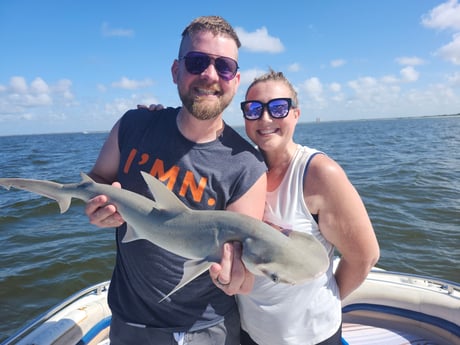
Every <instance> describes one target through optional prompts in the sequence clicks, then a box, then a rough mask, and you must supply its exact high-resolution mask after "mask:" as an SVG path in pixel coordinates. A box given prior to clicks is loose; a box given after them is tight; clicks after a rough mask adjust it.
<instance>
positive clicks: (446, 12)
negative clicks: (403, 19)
mask: <svg viewBox="0 0 460 345" xmlns="http://www.w3.org/2000/svg"><path fill="white" fill-rule="evenodd" d="M422 24H423V25H425V26H426V27H429V28H433V29H441V30H444V29H453V30H460V6H459V4H458V3H457V0H449V1H446V2H445V3H442V4H441V5H439V6H436V7H435V8H433V9H432V10H431V11H430V12H429V13H428V14H425V15H423V16H422Z"/></svg>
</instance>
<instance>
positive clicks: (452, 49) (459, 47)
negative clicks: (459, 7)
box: [436, 19, 460, 65]
mask: <svg viewBox="0 0 460 345" xmlns="http://www.w3.org/2000/svg"><path fill="white" fill-rule="evenodd" d="M459 20H460V19H459ZM436 54H437V55H439V56H441V57H442V58H443V59H444V60H447V61H450V62H451V63H453V64H454V65H460V33H457V34H455V35H454V37H453V40H452V42H450V43H448V44H446V45H445V46H443V47H441V48H439V50H438V51H437V53H436Z"/></svg>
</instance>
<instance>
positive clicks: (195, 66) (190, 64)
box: [184, 52, 238, 81]
mask: <svg viewBox="0 0 460 345" xmlns="http://www.w3.org/2000/svg"><path fill="white" fill-rule="evenodd" d="M184 60H185V68H186V69H187V71H188V72H189V73H191V74H201V73H203V72H204V71H205V70H206V68H208V67H209V65H210V64H211V62H212V59H211V57H210V56H209V55H207V54H205V53H200V52H189V53H187V55H185V56H184ZM214 67H215V68H216V71H217V74H219V76H220V77H221V78H222V79H224V80H226V81H229V80H232V79H233V78H234V77H235V75H236V72H237V70H238V63H237V62H236V61H235V60H233V59H230V58H228V57H218V58H216V59H215V60H214Z"/></svg>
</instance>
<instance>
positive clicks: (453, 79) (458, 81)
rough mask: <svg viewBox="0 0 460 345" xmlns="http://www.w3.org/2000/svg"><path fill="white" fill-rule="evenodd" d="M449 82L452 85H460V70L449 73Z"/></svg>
mask: <svg viewBox="0 0 460 345" xmlns="http://www.w3.org/2000/svg"><path fill="white" fill-rule="evenodd" d="M447 82H448V83H449V84H450V85H452V86H460V72H454V73H452V74H451V75H448V76H447Z"/></svg>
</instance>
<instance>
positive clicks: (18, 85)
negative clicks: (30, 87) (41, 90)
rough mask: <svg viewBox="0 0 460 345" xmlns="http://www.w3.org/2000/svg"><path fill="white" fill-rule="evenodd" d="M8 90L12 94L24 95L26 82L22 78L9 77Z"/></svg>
mask: <svg viewBox="0 0 460 345" xmlns="http://www.w3.org/2000/svg"><path fill="white" fill-rule="evenodd" d="M10 88H11V91H12V92H13V93H21V94H23V93H26V92H27V82H26V79H25V78H24V77H11V79H10Z"/></svg>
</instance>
